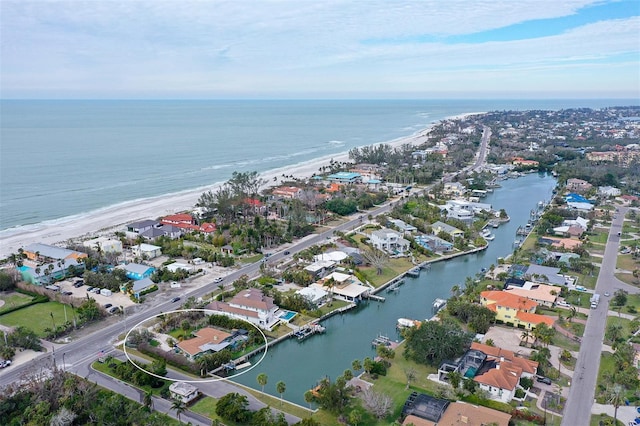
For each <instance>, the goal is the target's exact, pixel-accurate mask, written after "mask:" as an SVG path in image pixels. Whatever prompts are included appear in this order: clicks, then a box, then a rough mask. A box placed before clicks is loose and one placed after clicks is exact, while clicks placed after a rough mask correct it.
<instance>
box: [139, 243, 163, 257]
mask: <svg viewBox="0 0 640 426" xmlns="http://www.w3.org/2000/svg"><path fill="white" fill-rule="evenodd" d="M131 253H132V254H133V255H134V256H135V257H139V258H141V259H154V258H156V257H158V256H162V247H160V246H154V245H153V244H144V243H142V244H138V245H136V246H132V247H131Z"/></svg>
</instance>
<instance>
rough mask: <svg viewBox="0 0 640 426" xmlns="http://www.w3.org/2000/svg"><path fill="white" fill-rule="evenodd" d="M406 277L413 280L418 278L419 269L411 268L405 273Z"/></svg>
mask: <svg viewBox="0 0 640 426" xmlns="http://www.w3.org/2000/svg"><path fill="white" fill-rule="evenodd" d="M406 275H407V276H409V277H413V278H418V277H419V276H420V268H419V267H416V268H411V269H409V270H408V271H407V272H406Z"/></svg>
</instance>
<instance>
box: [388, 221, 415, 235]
mask: <svg viewBox="0 0 640 426" xmlns="http://www.w3.org/2000/svg"><path fill="white" fill-rule="evenodd" d="M389 223H390V224H391V225H393V226H395V227H396V228H398V230H399V231H400V232H402V233H403V234H404V235H407V234H409V235H410V234H413V233H414V232H416V231H417V230H418V228H416V227H415V226H413V225H410V224H408V223H406V222H405V221H404V220H400V219H393V218H392V219H389Z"/></svg>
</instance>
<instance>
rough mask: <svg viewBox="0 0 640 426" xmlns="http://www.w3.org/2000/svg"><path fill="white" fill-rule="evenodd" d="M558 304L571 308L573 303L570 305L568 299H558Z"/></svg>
mask: <svg viewBox="0 0 640 426" xmlns="http://www.w3.org/2000/svg"><path fill="white" fill-rule="evenodd" d="M556 305H557V306H561V307H563V308H570V307H571V305H570V304H568V303H567V302H566V301H564V300H558V301H557V302H556Z"/></svg>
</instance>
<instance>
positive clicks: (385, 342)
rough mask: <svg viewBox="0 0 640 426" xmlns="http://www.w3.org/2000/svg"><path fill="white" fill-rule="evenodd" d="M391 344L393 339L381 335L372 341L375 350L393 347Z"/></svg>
mask: <svg viewBox="0 0 640 426" xmlns="http://www.w3.org/2000/svg"><path fill="white" fill-rule="evenodd" d="M391 343H392V342H391V339H389V338H388V337H387V336H383V335H382V334H381V335H379V336H378V337H376V338H375V339H373V340H372V341H371V346H372V347H374V348H377V347H378V346H380V345H384V346H391Z"/></svg>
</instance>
